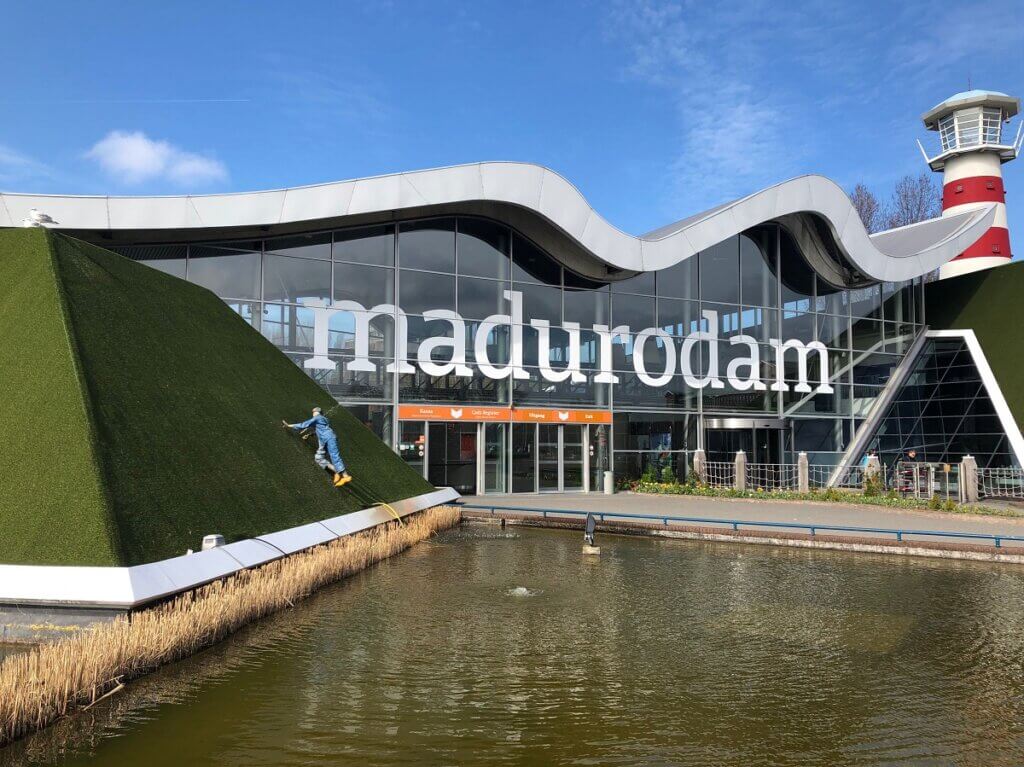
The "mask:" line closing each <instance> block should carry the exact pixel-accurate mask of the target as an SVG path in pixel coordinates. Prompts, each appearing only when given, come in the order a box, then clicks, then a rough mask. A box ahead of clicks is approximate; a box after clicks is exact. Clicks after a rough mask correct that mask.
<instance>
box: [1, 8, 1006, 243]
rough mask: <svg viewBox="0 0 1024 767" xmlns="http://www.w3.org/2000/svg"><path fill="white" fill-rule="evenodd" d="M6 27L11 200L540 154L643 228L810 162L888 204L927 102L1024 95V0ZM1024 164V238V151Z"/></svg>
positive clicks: (5, 118) (5, 148)
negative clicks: (978, 92)
mask: <svg viewBox="0 0 1024 767" xmlns="http://www.w3.org/2000/svg"><path fill="white" fill-rule="evenodd" d="M4 17H5V18H4V21H5V28H6V30H7V34H5V35H4V49H3V53H2V57H3V60H4V63H5V67H4V69H5V72H6V75H7V77H6V78H5V83H4V89H3V94H2V96H0V188H2V189H4V190H8V191H32V192H55V193H81V194H107V193H110V194H142V193H167V194H178V193H185V192H188V193H201V192H217V191H242V190H252V189H265V188H276V187H281V186H293V185H301V184H310V183H316V182H321V181H333V180H339V179H345V178H353V177H359V176H366V175H374V174H380V173H389V172H394V171H402V170H412V169H418V168H428V167H434V166H440V165H451V164H457V163H465V162H475V161H478V160H522V161H529V162H536V163H540V164H543V165H546V166H548V167H550V168H553V169H554V170H557V171H558V172H560V173H562V174H563V175H564V176H566V177H567V178H568V179H569V180H570V181H572V182H573V183H575V184H576V185H577V186H578V187H579V188H580V189H581V191H582V192H583V193H584V194H585V195H586V196H587V198H588V199H589V200H590V201H591V203H592V204H593V205H594V206H595V207H596V208H597V209H598V210H599V211H600V212H601V213H602V214H603V215H605V216H606V217H607V218H608V219H609V220H610V221H611V222H612V223H613V224H615V225H617V226H619V227H621V228H622V229H624V230H626V231H629V232H633V233H641V232H644V231H647V230H649V229H652V228H655V227H657V226H660V225H662V224H665V223H668V222H670V221H672V220H675V219H678V218H682V217H684V216H686V215H689V214H691V213H693V212H696V211H699V210H702V209H704V208H706V207H709V206H711V205H714V204H717V203H719V202H722V201H723V200H727V199H731V198H734V197H738V196H740V195H743V194H746V193H748V192H751V191H754V190H756V189H758V188H761V187H764V186H767V185H769V184H772V183H775V182H777V181H779V180H782V179H784V178H788V177H791V176H795V175H798V174H801V173H807V172H814V173H822V174H824V175H827V176H829V177H831V178H833V179H835V180H836V181H838V182H839V183H840V184H842V185H843V186H844V187H846V188H850V187H851V186H852V185H853V184H854V183H856V182H857V181H863V182H865V183H866V184H868V185H869V186H870V187H872V188H873V189H875V190H876V191H877V192H878V193H879V194H880V196H886V195H887V194H888V193H889V191H890V190H891V187H892V185H893V182H894V181H895V180H896V179H897V178H898V177H900V176H902V175H903V174H906V173H918V172H920V171H921V170H922V169H924V167H925V166H924V163H923V161H922V159H921V156H920V153H919V151H918V149H917V147H916V145H915V143H914V141H915V139H917V138H922V139H925V138H928V139H933V138H934V134H928V133H926V132H925V131H924V130H923V128H922V127H921V125H920V122H919V116H920V114H921V113H922V112H923V111H925V110H926V109H928V108H930V107H931V106H932V105H934V104H935V103H937V102H939V101H941V100H942V99H943V98H945V97H947V96H949V95H951V94H952V93H954V92H956V91H960V90H965V89H966V88H967V84H968V78H970V81H971V83H972V84H973V86H974V87H981V88H990V89H993V90H1002V91H1006V92H1009V93H1012V94H1014V95H1024V55H1022V53H1021V52H1022V50H1024V2H1021V0H991V1H990V2H984V3H967V2H961V3H936V2H934V0H932V1H931V2H917V1H911V2H901V3H898V4H897V3H892V4H890V3H885V2H870V1H869V2H857V3H853V2H848V3H835V4H831V3H806V4H799V5H798V4H796V3H779V2H739V3H731V4H726V3H711V2H694V3H688V2H682V3H660V2H653V0H622V1H621V2H609V3H598V2H576V3H570V2H555V3H552V2H537V3H533V2H522V3H508V2H475V3H450V4H449V3H444V2H439V1H437V0H435V1H434V2H363V3H358V4H357V3H351V4H349V3H340V2H323V3H304V2H289V3H281V2H246V3H242V2H237V3H231V2H218V3H210V2H201V3H200V2H182V1H180V0H179V1H178V2H174V3H160V4H157V3H135V4H130V3H125V2H121V3H113V2H102V0H99V1H97V2H91V3H79V2H75V3H70V2H51V3H48V4H47V5H46V6H45V9H42V7H41V6H39V5H38V3H29V2H20V3H11V4H9V5H8V6H7V7H6V8H5V13H4ZM1018 119H1019V118H1018ZM1015 127H1016V125H1014V128H1015ZM1004 173H1005V177H1006V184H1007V188H1008V189H1009V191H1010V194H1009V198H1008V204H1009V214H1010V227H1011V236H1013V237H1014V242H1015V243H1016V248H1015V249H1016V250H1018V252H1024V195H1022V196H1020V197H1019V198H1018V196H1017V195H1015V194H1014V192H1016V191H1017V190H1018V189H1024V159H1020V160H1018V161H1016V162H1014V163H1012V164H1010V165H1007V166H1005V167H1004Z"/></svg>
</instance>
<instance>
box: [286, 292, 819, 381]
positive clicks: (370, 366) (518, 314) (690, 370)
mask: <svg viewBox="0 0 1024 767" xmlns="http://www.w3.org/2000/svg"><path fill="white" fill-rule="evenodd" d="M504 297H505V299H506V300H507V301H508V302H509V306H510V309H509V313H508V314H492V315H491V316H490V317H487V318H486V319H484V320H483V321H481V322H480V323H479V325H478V326H477V329H476V332H475V333H474V335H473V352H474V355H475V358H476V365H477V368H478V369H479V371H480V373H481V375H483V376H484V377H486V378H490V379H493V380H501V379H503V378H512V379H515V380H525V379H529V378H530V377H531V376H530V372H529V371H528V370H526V369H525V368H524V367H523V356H524V350H523V294H522V293H520V292H519V291H516V290H506V291H504ZM304 307H305V308H307V309H310V310H311V311H312V315H313V353H312V355H311V356H310V357H309V358H308V359H306V360H304V361H303V367H305V368H306V369H307V370H336V369H337V363H336V362H335V360H334V359H332V358H331V357H330V355H329V351H330V323H331V317H333V316H334V315H336V314H338V313H349V314H351V315H352V318H351V325H352V327H353V331H352V336H353V338H352V343H351V347H350V348H346V349H345V350H344V353H346V354H351V355H352V359H351V360H350V361H349V362H348V363H347V364H346V369H347V370H352V371H357V372H370V373H372V372H375V371H376V370H377V363H375V362H374V361H373V360H371V359H370V357H369V347H370V323H371V321H372V320H373V319H374V318H376V317H389V318H391V320H392V322H393V325H394V333H395V348H396V349H397V351H398V354H397V359H396V361H394V362H391V363H389V364H388V365H387V367H386V370H387V371H388V372H390V373H394V372H398V373H400V374H405V373H414V372H415V371H416V368H415V367H414V366H413V365H412V364H411V363H410V362H409V361H408V360H407V359H406V357H407V356H408V354H409V352H408V346H409V342H408V336H409V323H408V318H407V317H406V315H405V312H403V311H402V310H401V309H400V308H398V307H397V306H395V305H394V304H378V305H376V306H374V307H372V308H370V309H367V308H365V307H364V306H362V305H361V304H359V303H358V302H356V301H338V302H336V303H334V304H330V305H329V304H327V303H326V302H324V301H320V300H317V301H307V302H306V303H305V304H304ZM701 315H702V317H703V322H702V328H701V329H699V330H697V331H696V332H693V333H690V334H689V335H688V336H686V337H685V338H683V340H682V344H681V346H680V347H679V348H677V347H676V339H674V338H673V337H672V336H671V335H669V333H668V332H666V331H665V330H664V329H662V328H645V329H643V330H641V331H639V332H638V333H637V334H636V337H635V338H633V337H632V330H631V329H630V327H629V325H616V326H615V327H613V328H609V327H608V326H607V325H600V324H598V325H594V326H593V328H592V329H593V331H594V333H595V334H596V335H597V338H598V344H597V345H598V359H597V367H598V372H597V373H596V374H595V375H594V376H593V379H592V380H593V382H594V383H598V384H607V383H610V384H616V383H619V376H617V375H615V374H614V373H613V372H612V367H613V364H612V357H613V355H612V348H613V346H614V343H615V339H617V338H618V339H620V340H621V341H622V342H623V343H624V344H625V345H626V349H627V352H628V351H629V345H630V343H631V339H632V355H633V369H634V370H635V371H636V375H637V378H638V379H639V380H640V381H641V382H642V383H644V384H645V385H647V386H651V387H661V386H666V385H668V384H669V383H671V381H672V378H673V377H674V376H675V371H676V369H677V368H678V370H679V372H680V373H681V374H682V376H683V380H684V381H685V382H686V385H687V386H689V387H692V388H694V389H703V388H705V387H708V386H710V387H711V388H712V389H724V388H725V387H726V381H727V382H728V385H729V387H730V388H732V389H735V390H737V391H747V390H750V389H753V390H754V391H764V390H765V389H766V388H767V386H766V385H765V383H764V382H763V381H761V377H760V372H761V370H760V369H761V355H760V351H759V350H760V347H759V346H758V343H757V340H756V339H755V338H753V337H752V336H748V335H736V336H732V337H731V338H730V339H729V344H730V345H731V346H741V345H742V346H746V347H747V349H746V350H747V354H746V355H745V356H740V357H737V358H735V359H733V360H731V361H730V362H729V365H728V367H727V369H726V371H725V378H726V381H723V380H722V378H721V377H720V374H719V359H718V344H719V338H718V331H719V322H718V312H717V311H714V310H711V309H705V310H704V311H702V312H701ZM423 316H424V318H425V319H427V320H428V321H435V322H436V321H442V320H443V321H445V322H447V323H448V325H449V327H450V331H451V335H447V334H445V335H438V336H432V337H430V338H427V339H424V340H423V341H422V342H421V343H420V344H419V346H418V348H417V350H416V363H417V364H418V365H419V368H420V369H421V370H422V371H423V372H424V373H426V374H427V375H430V376H445V375H452V374H454V375H456V376H459V377H463V378H469V377H472V376H473V369H472V368H471V367H470V366H469V365H468V364H467V362H466V323H465V320H464V319H463V318H462V316H461V315H460V314H459V313H458V312H453V311H451V310H449V309H434V310H431V311H428V312H425V313H424V315H423ZM529 324H530V326H531V327H533V328H534V329H535V330H536V331H537V360H538V364H539V367H540V370H539V372H540V376H541V377H542V378H543V379H544V380H546V381H551V382H552V383H558V382H562V381H570V382H572V383H574V384H581V383H586V382H587V381H588V380H590V378H589V377H588V376H587V374H585V373H584V372H583V370H582V354H581V342H580V326H579V324H578V323H575V322H565V323H563V324H562V327H563V329H564V330H565V331H566V335H567V336H568V349H567V350H566V352H565V359H566V365H565V367H564V368H561V369H558V370H556V369H554V368H553V367H552V366H551V324H550V323H549V322H548V321H547V320H530V321H529ZM499 328H502V329H503V328H507V334H508V335H507V338H508V359H509V361H508V363H506V364H500V363H494V362H492V361H491V360H490V356H489V355H490V353H489V350H488V341H489V340H490V337H491V335H492V333H495V331H497V330H498V329H499ZM495 335H496V336H497V337H498V338H502V337H503V335H502V334H500V333H497V334H495ZM652 340H654V341H655V343H656V344H657V345H658V347H659V349H661V350H662V353H663V354H664V365H663V366H661V367H662V369H661V370H660V371H655V373H654V374H652V373H651V372H650V371H648V370H647V360H646V359H645V357H644V353H645V351H646V349H647V345H648V342H650V341H652ZM768 343H769V344H770V345H771V346H772V347H773V348H774V349H775V367H776V380H775V382H774V383H773V384H772V386H771V390H772V391H781V392H785V391H789V384H788V383H786V381H785V380H784V370H785V365H784V363H785V355H786V352H788V351H792V352H795V354H796V362H797V374H796V384H795V385H794V387H793V389H794V391H797V392H801V393H811V392H816V393H818V394H831V393H833V389H832V386H831V385H830V383H829V366H828V349H826V348H825V346H824V344H822V343H821V342H820V341H810V342H804V341H800V340H797V339H789V340H786V341H782V340H780V339H776V338H772V339H769V340H768ZM559 348H560V347H559ZM438 350H444V351H445V352H446V354H445V355H444V356H445V357H446V359H445V360H443V361H441V360H435V359H434V358H433V357H434V353H435V352H436V351H438ZM695 352H700V355H699V357H700V359H701V360H703V362H704V364H700V363H699V362H698V364H697V365H696V366H695V365H694V353H695ZM812 352H816V353H817V355H818V367H819V371H818V372H819V375H818V383H817V385H816V386H815V387H814V388H812V387H811V385H810V383H809V382H808V380H807V373H808V358H809V356H810V355H811V353H812Z"/></svg>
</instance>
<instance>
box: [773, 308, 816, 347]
mask: <svg viewBox="0 0 1024 767" xmlns="http://www.w3.org/2000/svg"><path fill="white" fill-rule="evenodd" d="M779 335H780V336H781V338H782V340H784V341H788V340H790V339H796V340H797V341H803V342H804V343H806V342H808V341H813V340H814V315H813V314H811V313H809V312H799V311H791V310H790V309H783V310H782V331H781V333H780V334H779Z"/></svg>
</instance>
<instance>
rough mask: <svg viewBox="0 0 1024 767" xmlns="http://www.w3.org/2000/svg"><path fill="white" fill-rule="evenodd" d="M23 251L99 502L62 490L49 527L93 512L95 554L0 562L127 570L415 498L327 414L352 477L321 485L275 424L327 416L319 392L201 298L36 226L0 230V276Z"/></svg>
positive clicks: (18, 507) (0, 418) (55, 461)
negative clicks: (36, 277) (64, 346)
mask: <svg viewBox="0 0 1024 767" xmlns="http://www.w3.org/2000/svg"><path fill="white" fill-rule="evenodd" d="M26 238H28V239H26ZM47 243H48V245H49V248H47V247H46V244H47ZM28 245H31V246H32V248H33V251H32V252H33V253H35V254H36V257H37V258H41V259H42V260H45V257H46V255H47V251H49V255H50V257H51V259H52V264H53V266H52V269H53V270H54V272H55V277H56V283H57V285H59V286H60V289H61V290H62V293H63V296H64V306H65V311H64V314H65V315H66V320H67V321H66V324H65V329H66V331H67V332H68V333H69V334H70V335H71V337H72V338H73V339H74V341H73V346H74V349H75V350H76V351H77V357H78V360H79V365H80V371H81V381H82V386H83V387H84V389H85V392H86V396H85V398H84V405H85V407H86V408H88V409H89V410H90V411H91V412H92V414H93V417H92V424H93V430H94V432H95V461H96V463H98V466H99V476H100V482H101V484H102V490H105V497H106V499H108V502H109V507H108V509H107V513H106V514H99V515H97V514H96V512H95V508H96V506H97V503H96V502H94V501H92V500H89V502H88V504H87V503H85V500H86V499H88V498H89V496H88V495H86V494H83V495H81V496H80V495H79V493H78V492H77V486H72V487H71V488H69V489H68V491H67V492H65V493H64V495H63V496H62V497H61V500H60V503H59V505H60V506H61V510H62V512H63V513H62V514H61V513H58V514H57V515H56V516H57V519H55V520H54V521H56V522H58V523H61V522H62V523H63V524H64V525H65V526H66V527H67V528H68V531H69V536H71V537H74V536H75V535H76V533H75V531H76V529H77V528H78V527H80V526H84V527H85V528H91V527H95V525H96V524H97V523H96V521H95V519H94V518H95V517H97V516H98V517H99V519H100V520H101V521H102V520H107V521H108V522H107V524H108V527H109V528H111V529H109V531H108V533H107V539H108V541H110V543H109V544H108V545H107V547H106V548H105V549H104V548H97V549H96V550H95V551H93V550H92V549H89V550H87V551H86V552H84V553H83V552H82V550H81V548H78V549H74V548H71V547H70V545H69V544H60V545H58V544H57V543H56V542H51V541H49V540H48V539H45V538H43V539H39V540H37V542H36V545H35V546H33V547H30V548H27V547H23V548H22V549H20V550H15V549H10V548H9V547H8V545H7V544H6V543H5V542H3V541H0V561H22V562H25V561H32V562H44V561H45V562H55V561H59V562H62V563H69V564H70V563H75V564H84V563H94V564H115V563H117V564H138V563H141V562H148V561H153V560H156V559H161V558H165V557H169V556H174V555H176V554H180V553H182V552H184V550H185V549H186V548H189V547H192V548H197V547H198V544H199V542H200V539H201V537H202V536H203V535H204V534H206V533H215V532H216V533H222V534H224V535H225V536H226V537H227V539H228V540H233V539H238V538H243V537H249V536H253V535H258V534H261V533H266V532H270V531H273V530H279V529H282V528H286V527H291V526H294V525H298V524H302V523H305V522H311V521H314V520H317V519H324V518H326V517H330V516H335V515H338V514H342V513H345V512H346V511H354V510H356V509H359V508H363V507H365V506H367V505H369V504H368V501H369V500H371V499H372V500H383V501H393V500H398V499H401V498H407V497H409V496H411V495H417V494H419V493H423V492H427V491H429V490H430V486H429V485H428V484H427V483H426V482H425V481H424V480H423V479H422V477H420V476H419V475H418V474H416V473H415V472H414V471H412V470H411V469H409V468H408V467H407V466H406V465H405V464H404V463H403V462H402V461H401V460H400V459H399V458H398V457H397V456H396V455H395V454H394V453H393V452H392V451H391V450H390V449H389V448H388V447H387V446H386V445H385V444H384V443H382V442H381V441H380V440H379V439H377V437H376V436H375V435H374V434H373V433H372V432H371V431H369V430H368V429H367V428H366V427H364V426H363V425H362V424H361V423H359V422H358V421H357V420H356V419H355V418H354V417H352V416H351V415H350V414H349V413H347V412H346V411H345V410H344V409H342V408H338V409H336V410H334V411H333V412H332V413H331V415H330V418H331V421H332V424H333V425H334V428H335V430H336V431H337V432H338V436H339V438H340V441H341V447H342V454H343V455H344V457H345V460H346V462H347V463H348V464H349V468H350V471H351V472H352V473H353V475H354V476H355V477H356V480H355V481H354V482H353V483H351V484H350V485H349V486H348V487H346V488H344V489H342V490H337V489H335V488H333V487H332V486H331V485H330V483H329V482H328V481H327V479H328V478H327V476H326V475H325V474H324V473H323V472H321V471H320V470H319V469H317V468H316V466H315V465H314V463H313V461H312V451H311V447H310V445H309V444H307V443H303V442H302V441H301V440H299V439H297V438H296V437H295V436H294V435H292V434H290V433H288V432H286V431H285V430H284V429H283V428H282V427H281V419H282V418H285V419H287V420H289V421H298V420H300V419H304V418H307V417H308V413H309V410H310V408H311V407H312V406H313V405H315V404H318V405H321V406H322V407H323V408H324V409H325V410H327V409H329V408H331V407H332V406H333V405H334V402H333V400H332V399H331V397H330V395H328V394H327V393H326V392H325V391H324V390H323V389H321V388H320V387H319V386H318V385H317V384H316V383H315V382H313V381H312V380H311V379H310V378H309V377H307V376H306V375H305V374H304V373H303V372H302V371H301V370H299V369H298V368H297V367H296V366H295V365H294V364H293V363H292V362H291V361H289V360H288V358H287V357H285V356H284V355H283V354H281V353H280V352H279V351H278V350H277V349H276V348H275V347H274V346H273V345H272V344H271V343H270V342H269V341H267V340H266V339H264V338H263V337H262V336H261V335H260V334H259V333H257V332H256V331H254V330H253V329H252V328H251V327H249V325H248V324H246V323H245V322H244V321H243V320H242V319H241V318H240V317H238V316H237V315H236V314H235V313H234V312H232V311H231V310H230V309H228V308H227V307H226V306H225V305H224V303H223V302H222V301H221V300H220V299H218V298H217V297H216V296H214V295H213V294H212V293H210V292H209V291H207V290H205V289H203V288H199V287H197V286H194V285H191V284H188V283H186V282H183V281H181V280H179V279H177V278H174V277H171V276H169V275H166V274H163V273H161V272H158V271H156V270H154V269H151V268H149V267H146V266H144V265H140V264H136V263H133V262H131V261H129V260H127V259H124V258H122V257H120V256H117V255H115V254H112V253H110V252H108V251H105V250H103V249H101V248H97V247H95V246H91V245H88V244H86V243H83V242H80V241H77V240H73V239H70V238H66V237H63V236H61V235H57V234H54V233H52V232H46V231H42V230H37V231H33V232H0V270H3V269H4V266H3V264H4V262H5V260H6V259H7V257H9V253H10V252H11V251H21V250H24V249H25V248H26V247H27V246H28ZM21 258H25V256H21ZM17 303H20V308H18V307H12V309H11V310H10V311H11V312H13V313H14V314H28V315H34V313H35V312H37V311H38V309H37V308H36V307H35V305H34V303H33V302H32V301H20V302H17ZM50 303H51V304H52V303H53V301H51V302H50ZM54 310H55V309H53V308H51V309H50V311H54ZM32 333H34V331H30V333H29V334H30V335H31V334H32ZM55 335H59V333H57V332H55ZM28 343H31V341H30V340H27V341H26V344H28ZM0 375H4V373H3V371H0ZM19 375H22V376H28V377H31V376H32V375H33V373H32V371H31V370H29V371H26V372H23V373H20V374H19ZM63 375H64V376H65V377H66V376H68V375H71V373H63ZM54 385H55V384H54V382H53V381H51V380H49V377H45V378H43V377H37V380H36V383H35V387H34V388H36V389H38V388H39V387H43V388H44V390H46V392H47V393H46V394H45V395H44V398H45V399H46V400H50V399H53V398H54V397H56V396H57V394H56V393H55V392H51V391H50V390H51V389H52V387H53V386H54ZM69 385H70V384H69ZM12 393H13V394H14V397H13V400H6V399H5V401H3V402H0V422H2V423H5V424H6V423H7V422H8V421H9V420H10V419H12V418H18V417H19V416H18V415H17V414H18V413H20V412H21V411H22V409H23V408H25V407H28V406H31V405H32V404H34V403H35V402H36V401H37V397H38V395H37V394H36V393H35V392H34V391H33V387H24V388H22V389H21V391H20V393H19V392H17V391H15V392H12ZM61 394H62V395H63V392H61ZM62 399H63V397H62ZM82 403H83V400H82V399H79V407H82ZM62 407H69V406H66V405H62ZM61 415H62V418H61V420H64V419H65V418H67V416H66V415H65V414H63V413H62V414H61ZM40 417H41V419H42V420H41V421H39V426H40V427H41V428H40V429H39V432H40V433H39V435H38V436H39V437H40V438H41V439H47V437H46V433H45V432H46V426H48V425H49V422H50V420H51V419H50V418H49V417H47V414H46V413H45V411H44V412H43V413H40ZM79 431H80V432H81V434H79V433H77V432H76V433H75V434H73V435H70V438H69V440H68V444H67V445H66V446H58V445H53V444H52V440H50V441H51V445H50V448H51V450H52V452H50V453H48V454H47V453H42V454H40V455H39V457H38V458H36V459H35V460H32V461H27V462H26V463H24V465H21V466H20V467H19V474H20V475H23V476H25V477H31V476H34V475H40V474H42V473H44V472H53V471H54V470H56V472H58V473H59V474H63V473H64V467H63V466H61V457H62V455H63V452H64V447H67V448H68V449H70V450H71V451H73V453H74V455H76V456H78V454H79V453H81V454H82V456H83V457H82V458H76V460H79V461H85V460H89V458H90V453H89V451H88V441H87V440H86V438H85V433H86V431H87V429H86V427H85V426H82V427H81V428H80V429H79ZM83 443H85V444H84V445H83ZM81 479H82V481H83V482H86V480H87V478H86V477H84V476H83V477H81ZM29 481H30V480H25V482H29ZM20 500H21V503H20V504H19V503H18V502H17V499H15V502H14V503H12V502H10V499H5V503H4V505H3V507H2V512H0V513H3V515H4V521H5V522H6V521H7V520H8V519H9V518H11V517H16V516H18V515H24V514H26V513H28V512H29V509H30V508H31V507H30V504H29V500H30V499H29V498H28V497H27V495H22V497H21V499H20ZM83 518H84V519H83ZM69 560H70V561H69Z"/></svg>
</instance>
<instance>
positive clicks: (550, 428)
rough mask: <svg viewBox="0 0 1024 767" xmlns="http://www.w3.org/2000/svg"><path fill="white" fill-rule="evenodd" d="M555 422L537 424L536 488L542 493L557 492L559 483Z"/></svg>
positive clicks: (558, 452)
mask: <svg viewBox="0 0 1024 767" xmlns="http://www.w3.org/2000/svg"><path fill="white" fill-rule="evenodd" d="M560 428H561V427H560V426H558V425H556V424H547V423H539V424H537V489H538V490H539V491H540V492H542V493H557V492H558V491H559V490H560V489H561V487H560V483H559V474H560V472H559V464H560V461H559V456H560V453H561V451H560V450H559V445H558V430H559V429H560Z"/></svg>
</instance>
